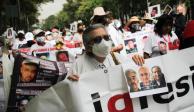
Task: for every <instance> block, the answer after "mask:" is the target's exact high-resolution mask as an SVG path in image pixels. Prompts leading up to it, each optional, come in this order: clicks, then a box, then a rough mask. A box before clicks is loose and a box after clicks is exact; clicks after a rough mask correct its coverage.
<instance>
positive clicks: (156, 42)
mask: <svg viewBox="0 0 194 112" xmlns="http://www.w3.org/2000/svg"><path fill="white" fill-rule="evenodd" d="M178 48H179V40H178V37H177V36H176V34H175V33H174V32H172V36H170V35H164V36H163V37H160V36H159V35H158V34H156V33H155V32H153V33H152V34H150V36H149V37H148V40H147V42H146V43H145V46H144V52H145V53H148V54H149V55H150V57H156V56H160V55H163V54H166V53H167V52H169V51H172V50H177V49H178Z"/></svg>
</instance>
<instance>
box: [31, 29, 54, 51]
mask: <svg viewBox="0 0 194 112" xmlns="http://www.w3.org/2000/svg"><path fill="white" fill-rule="evenodd" d="M34 35H35V41H36V43H35V44H34V45H32V46H31V48H30V51H31V52H33V51H34V50H37V49H45V48H51V47H52V45H51V44H49V43H46V42H45V39H46V38H45V32H44V31H43V30H41V29H37V30H35V31H34Z"/></svg>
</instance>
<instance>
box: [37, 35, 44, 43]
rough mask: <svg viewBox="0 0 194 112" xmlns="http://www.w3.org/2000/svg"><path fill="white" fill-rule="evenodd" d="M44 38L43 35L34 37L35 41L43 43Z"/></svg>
mask: <svg viewBox="0 0 194 112" xmlns="http://www.w3.org/2000/svg"><path fill="white" fill-rule="evenodd" d="M44 39H45V37H43V36H42V37H37V38H36V41H37V42H38V43H43V42H44Z"/></svg>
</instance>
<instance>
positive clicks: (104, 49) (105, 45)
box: [92, 39, 112, 57]
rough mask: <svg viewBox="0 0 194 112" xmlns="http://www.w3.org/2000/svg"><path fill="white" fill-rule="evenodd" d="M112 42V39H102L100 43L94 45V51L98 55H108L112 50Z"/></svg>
mask: <svg viewBox="0 0 194 112" xmlns="http://www.w3.org/2000/svg"><path fill="white" fill-rule="evenodd" d="M111 47H112V43H111V41H106V40H104V39H102V40H101V42H100V43H99V44H96V43H95V44H94V45H93V47H92V52H93V54H94V55H96V56H98V57H106V56H107V55H108V54H109V53H110V51H111Z"/></svg>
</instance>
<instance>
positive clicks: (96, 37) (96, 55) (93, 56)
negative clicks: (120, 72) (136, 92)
mask: <svg viewBox="0 0 194 112" xmlns="http://www.w3.org/2000/svg"><path fill="white" fill-rule="evenodd" d="M83 42H84V45H85V47H86V53H85V54H84V55H82V56H81V57H80V58H78V59H77V60H76V62H75V63H74V64H73V66H72V69H71V70H70V72H69V73H68V74H69V76H68V79H69V80H72V81H78V80H79V77H80V75H81V74H83V73H85V72H89V71H93V70H97V69H103V68H107V67H110V66H114V65H116V64H118V63H119V62H120V63H122V62H126V59H125V58H124V57H121V55H119V54H117V53H115V54H114V55H111V54H110V51H111V41H110V37H109V36H108V33H107V31H106V29H105V27H104V26H103V25H101V24H94V25H91V26H89V27H88V28H87V29H86V30H85V31H84V33H83ZM132 59H133V60H134V62H135V63H136V64H138V65H141V64H143V63H144V60H143V59H142V57H141V56H140V55H134V56H133V58H132Z"/></svg>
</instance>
